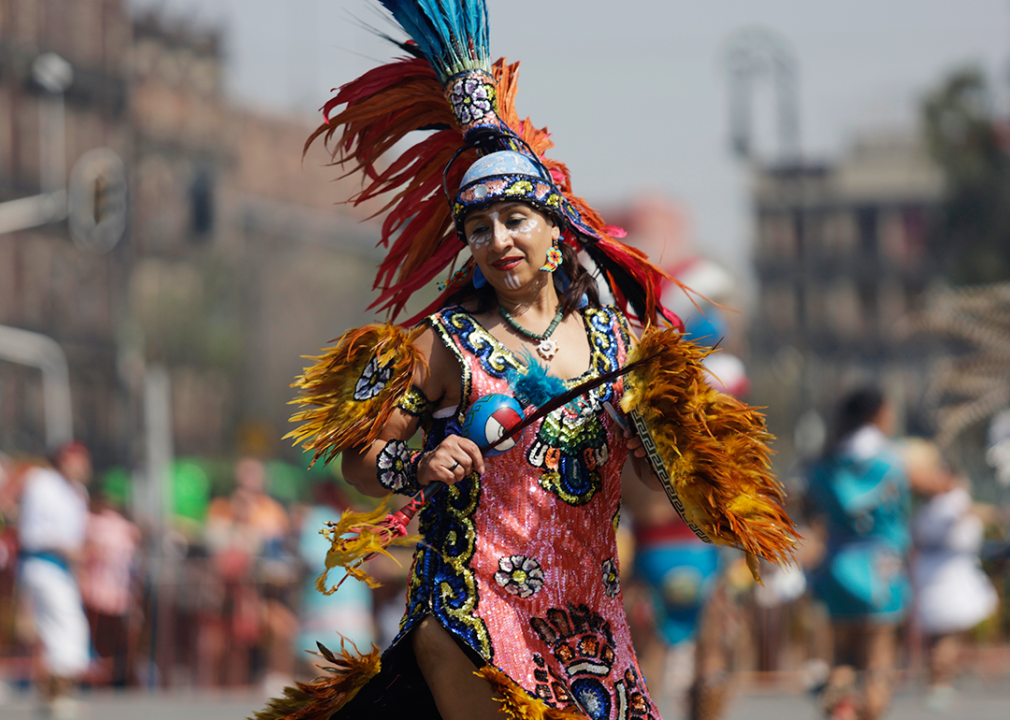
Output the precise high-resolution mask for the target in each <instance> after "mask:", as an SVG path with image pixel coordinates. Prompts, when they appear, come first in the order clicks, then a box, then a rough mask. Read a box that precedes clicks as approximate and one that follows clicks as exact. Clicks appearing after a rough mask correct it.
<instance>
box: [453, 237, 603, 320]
mask: <svg viewBox="0 0 1010 720" xmlns="http://www.w3.org/2000/svg"><path fill="white" fill-rule="evenodd" d="M555 222H557V220H555ZM558 247H560V248H561V267H560V268H558V269H557V270H556V271H555V272H554V273H553V280H554V289H555V290H557V293H558V297H560V298H561V306H562V308H564V313H565V316H566V317H567V316H568V315H569V314H570V313H573V312H575V311H576V310H578V309H579V305H581V304H582V296H583V295H585V296H586V299H587V300H588V301H589V305H590V306H591V307H599V306H600V291H599V288H597V287H596V279H595V278H594V277H593V276H592V275H591V274H590V273H589V271H588V270H586V269H585V268H584V267H582V263H580V262H579V255H578V253H577V252H576V251H575V249H574V248H572V247H571V246H570V245H568V244H567V243H565V242H564V241H561V242H559V243H558ZM562 270H563V271H564V273H562V272H561V271H562ZM566 281H567V282H566ZM471 300H472V301H474V302H475V304H476V308H475V310H474V312H476V313H478V314H479V313H486V312H489V311H490V310H491V309H492V308H494V307H495V305H497V298H496V296H495V291H494V288H493V287H491V285H490V284H487V285H485V286H484V287H481V288H475V287H474V286H473V284H472V283H467V284H466V285H465V286H463V287H462V288H460V289H459V290H458V291H457V292H455V293H453V294H452V295H450V296H449V298H448V299H447V301H446V302H447V304H449V305H458V304H461V303H464V302H467V301H471Z"/></svg>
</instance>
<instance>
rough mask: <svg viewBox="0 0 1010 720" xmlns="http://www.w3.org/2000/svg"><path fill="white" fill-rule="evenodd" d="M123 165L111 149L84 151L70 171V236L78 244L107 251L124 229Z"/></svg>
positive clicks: (125, 190)
mask: <svg viewBox="0 0 1010 720" xmlns="http://www.w3.org/2000/svg"><path fill="white" fill-rule="evenodd" d="M126 193H127V185H126V167H125V166H124V165H123V161H122V160H120V159H119V156H118V155H116V153H114V152H113V151H112V150H110V149H108V148H95V149H94V150H89V151H88V152H86V153H84V155H82V156H81V157H80V159H79V160H78V161H77V163H76V164H75V165H74V169H73V170H72V171H71V173H70V197H69V208H68V209H69V214H68V216H67V220H68V223H69V225H70V237H71V238H72V239H73V241H74V244H75V245H77V246H78V247H79V248H82V249H84V250H88V251H90V252H94V253H99V254H102V253H107V252H109V251H110V250H111V249H112V248H114V247H115V246H116V244H117V243H118V242H119V241H120V239H122V237H123V232H124V231H125V230H126V212H127V201H126Z"/></svg>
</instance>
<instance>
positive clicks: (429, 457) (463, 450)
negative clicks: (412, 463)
mask: <svg viewBox="0 0 1010 720" xmlns="http://www.w3.org/2000/svg"><path fill="white" fill-rule="evenodd" d="M475 470H476V471H477V472H478V473H483V472H484V456H483V455H481V454H480V448H479V447H477V443H475V442H474V441H473V440H468V439H467V438H465V437H462V436H460V435H449V436H448V437H446V438H445V440H443V441H442V442H440V443H439V444H438V447H436V448H435V449H434V450H432V451H431V452H429V453H425V454H424V455H422V456H421V459H420V460H419V461H418V463H417V483H418V485H420V486H421V487H425V486H427V485H430V484H431V483H433V482H442V483H445V484H446V485H453V484H455V483H458V482H459V481H460V480H462V479H463V478H465V477H466V476H467V475H469V474H470V473H472V472H474V471H475Z"/></svg>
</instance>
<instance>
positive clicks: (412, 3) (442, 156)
mask: <svg viewBox="0 0 1010 720" xmlns="http://www.w3.org/2000/svg"><path fill="white" fill-rule="evenodd" d="M380 2H381V3H382V5H383V6H384V7H385V8H386V9H387V10H389V12H390V13H392V15H393V18H394V19H395V20H396V21H397V23H399V25H400V26H401V27H402V28H403V30H404V31H405V32H406V33H407V34H408V35H409V36H410V38H411V40H410V41H408V42H404V43H396V44H397V45H399V46H400V48H401V49H403V50H404V51H405V52H406V53H408V55H409V56H410V57H406V58H402V59H400V60H396V61H394V62H391V63H388V64H386V65H382V66H380V67H377V68H375V69H373V70H370V71H368V72H367V73H365V74H364V75H362V76H361V77H360V78H358V79H357V80H353V81H351V82H349V83H347V84H346V85H344V86H342V87H341V88H339V89H338V91H337V94H336V95H335V96H334V97H333V98H332V99H331V100H330V101H329V102H327V103H326V104H325V105H324V107H323V113H324V117H325V118H326V122H325V123H324V124H323V125H322V126H320V127H319V128H318V129H317V130H316V131H315V132H314V133H313V134H312V136H310V138H309V139H308V141H307V142H306V148H308V146H309V145H310V144H311V143H312V142H313V141H314V140H315V139H316V138H318V137H320V136H321V137H322V138H323V139H324V141H325V142H326V143H327V144H328V146H329V147H330V150H331V152H332V153H333V156H334V160H335V161H337V162H339V163H351V165H352V169H361V170H363V171H364V177H365V182H364V187H363V189H362V190H361V191H360V192H359V193H357V194H356V195H355V196H354V197H353V198H352V201H353V202H354V203H355V204H358V203H362V202H365V201H368V200H372V199H375V198H379V197H383V196H386V197H389V198H391V199H389V200H388V201H387V204H386V205H385V207H384V208H383V211H386V213H387V214H386V216H385V218H384V220H383V224H382V238H381V240H380V243H379V244H380V245H381V246H383V247H386V248H387V249H388V253H387V255H386V258H385V259H384V260H383V261H382V263H381V264H380V266H379V272H378V274H377V276H376V279H375V287H376V288H378V289H379V297H378V298H377V299H376V300H375V302H373V303H372V305H371V306H370V307H372V308H375V307H377V308H379V309H380V310H385V311H387V312H388V313H389V315H390V316H391V317H392V318H393V319H395V318H396V317H397V316H398V315H399V314H400V313H401V312H402V311H403V310H404V309H405V307H406V304H407V302H408V301H409V299H410V297H411V296H412V295H413V293H414V292H415V291H417V290H419V289H420V288H422V287H424V286H426V285H428V284H429V283H430V282H431V281H433V280H434V279H436V278H437V277H438V276H439V275H440V274H442V273H446V272H448V271H449V270H450V268H451V266H453V265H454V264H455V262H456V259H457V255H458V254H459V252H460V250H461V249H462V248H463V245H462V244H461V243H460V242H459V241H458V239H457V238H459V237H462V235H461V232H462V230H461V223H462V219H463V218H464V217H465V216H466V213H467V212H469V211H470V210H472V209H474V208H476V207H482V206H487V205H490V204H492V203H494V202H497V201H499V200H503V199H510V200H511V199H515V200H521V201H524V202H528V203H530V204H531V205H533V206H535V207H537V208H539V209H541V210H543V211H545V212H548V213H549V214H551V215H552V216H553V217H555V218H556V219H558V220H560V221H561V224H562V226H563V230H567V231H568V232H564V241H565V242H568V243H569V244H571V245H573V247H575V248H576V249H580V250H584V251H585V252H586V253H587V254H588V255H589V256H590V257H591V258H592V260H593V261H594V262H595V263H596V265H597V267H598V268H599V269H600V270H601V271H602V273H603V274H604V275H605V277H606V279H607V281H608V283H609V285H610V287H611V289H612V290H613V294H614V297H615V299H616V301H617V303H618V305H620V306H621V308H622V309H624V310H625V311H630V312H632V313H633V314H634V315H635V316H637V317H638V319H639V320H640V321H641V322H642V323H643V324H648V323H651V322H653V321H654V319H655V318H657V317H662V318H665V319H666V320H667V321H669V322H673V323H676V324H679V320H678V319H677V318H676V316H675V315H673V314H672V313H670V312H669V311H667V310H666V309H665V308H663V307H662V304H661V302H660V294H661V285H662V283H663V282H664V281H667V280H669V278H668V276H666V274H665V273H663V271H662V270H660V269H659V268H658V267H656V266H655V265H653V264H652V263H651V262H649V260H648V258H647V257H646V256H645V254H644V253H642V252H641V251H639V250H637V249H635V248H632V247H630V246H628V245H626V244H624V243H622V242H620V241H619V240H617V239H616V238H617V237H622V236H623V231H621V230H619V229H618V228H613V227H609V226H607V225H606V224H605V223H604V222H603V220H602V218H600V216H599V215H598V214H597V213H596V212H595V211H594V210H593V209H592V208H591V207H589V205H588V204H587V203H586V202H585V201H584V200H582V199H581V198H579V197H576V196H575V195H574V194H573V193H572V189H571V177H570V176H569V173H568V168H566V167H565V166H564V165H563V164H562V163H560V162H557V161H556V160H552V159H550V158H547V157H546V155H545V153H546V152H547V151H548V150H549V149H550V148H551V147H553V143H552V142H551V139H550V135H549V134H548V132H547V131H546V129H539V128H536V127H535V126H534V125H533V123H532V122H531V121H530V120H529V118H527V119H525V120H520V119H519V116H518V114H517V113H516V110H515V106H514V100H515V94H516V79H517V74H518V73H517V71H518V66H519V64H518V63H513V64H511V65H510V64H506V62H505V61H504V59H500V60H498V61H496V62H494V63H492V62H491V59H490V53H489V45H488V23H487V8H486V5H485V2H484V0H380ZM393 42H396V41H393ZM341 106H342V109H340V110H339V112H337V113H336V114H333V113H334V111H335V110H336V109H338V108H341ZM415 130H434V132H432V133H429V134H428V135H426V136H425V137H423V139H421V140H419V141H418V142H417V143H415V144H414V145H413V146H411V147H409V148H408V149H407V150H405V151H404V152H402V153H401V154H400V156H399V157H398V158H396V159H395V160H393V161H392V162H386V161H384V158H385V155H386V153H387V152H388V151H390V150H391V149H392V148H393V147H394V146H395V145H397V143H399V142H400V141H401V140H403V139H404V138H405V137H406V136H407V135H408V134H409V133H411V132H413V131H415ZM503 151H508V152H503ZM517 155H518V156H520V158H518V159H517V158H516V156H517ZM482 158H483V160H481V159H482ZM521 160H525V161H526V162H525V163H523V162H521ZM481 162H483V163H485V164H479V163H481ZM475 163H478V164H475ZM464 171H466V175H464ZM443 188H449V189H450V194H452V193H453V190H452V189H454V188H459V190H458V191H456V192H455V195H454V197H453V199H452V200H451V202H449V203H447V202H446V197H445V194H444V191H443ZM468 266H472V261H470V262H469V263H468ZM468 277H469V273H456V274H455V275H453V279H452V280H450V282H449V286H448V287H447V288H446V289H445V290H444V291H443V293H442V294H441V295H440V296H439V297H438V298H437V299H436V300H435V301H434V302H433V303H431V304H430V305H429V306H428V307H427V308H425V309H424V310H422V311H421V312H420V313H418V314H417V315H416V316H415V317H413V318H410V319H408V320H407V321H406V322H407V324H410V323H412V322H414V321H416V320H417V319H419V318H420V317H423V316H424V315H426V314H428V313H430V312H432V311H434V310H435V309H437V308H438V307H440V306H441V305H442V304H444V302H445V300H446V298H447V297H448V296H449V295H450V294H452V293H454V292H456V291H457V290H459V284H460V283H461V282H465V281H466V280H467V279H468Z"/></svg>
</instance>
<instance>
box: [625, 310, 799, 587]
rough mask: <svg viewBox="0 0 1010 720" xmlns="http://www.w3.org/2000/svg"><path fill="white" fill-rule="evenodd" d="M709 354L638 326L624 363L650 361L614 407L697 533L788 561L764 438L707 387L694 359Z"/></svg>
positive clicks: (787, 523)
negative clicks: (629, 424) (639, 334)
mask: <svg viewBox="0 0 1010 720" xmlns="http://www.w3.org/2000/svg"><path fill="white" fill-rule="evenodd" d="M711 352H712V351H711V350H709V349H707V348H701V347H699V346H697V345H695V344H694V343H691V342H689V341H687V340H684V339H683V338H682V337H681V335H680V333H678V332H677V331H676V330H673V329H657V328H650V329H648V330H646V331H645V333H644V334H643V336H642V339H641V341H640V342H639V343H638V344H637V345H636V346H635V347H634V348H633V349H632V351H631V352H630V353H629V355H628V362H629V363H630V362H633V361H635V360H637V359H639V358H652V361H651V362H647V363H643V364H642V365H641V366H639V367H638V368H636V369H635V370H633V371H632V372H631V373H629V374H628V375H627V376H626V378H625V381H624V386H625V392H624V397H623V399H622V400H621V408H622V409H623V410H624V411H625V412H626V413H628V414H629V415H630V416H631V417H632V419H633V420H635V422H636V425H637V426H638V427H639V430H640V432H639V434H640V435H641V436H642V440H643V443H644V444H645V445H646V449H647V450H651V452H650V460H651V461H652V464H653V467H654V468H656V470H657V475H659V476H660V480H661V481H662V482H663V484H664V488H665V489H666V492H667V495H668V496H669V497H670V500H671V501H672V502H673V504H674V506H675V507H677V506H678V505H680V507H677V510H678V511H679V512H681V514H682V515H683V516H684V520H685V521H686V522H687V523H688V524H689V525H691V526H692V528H694V529H695V531H696V532H697V533H698V534H699V535H700V536H703V537H704V538H705V539H707V540H709V541H711V542H715V543H718V544H723V545H732V546H734V547H737V548H740V549H741V550H744V551H746V552H747V553H748V554H749V555H750V556H757V557H762V558H765V559H767V560H771V561H772V562H779V563H786V562H790V561H791V559H792V552H793V550H794V548H795V546H796V540H797V537H798V536H797V534H796V527H795V525H793V521H792V520H791V519H790V518H789V516H788V515H787V514H786V511H785V509H784V507H783V504H784V501H785V493H784V490H783V488H782V485H781V484H780V483H779V482H778V480H777V479H776V478H775V476H774V475H773V474H772V472H771V463H770V461H769V455H770V453H771V451H770V450H769V448H768V443H769V442H770V441H771V440H772V439H773V438H772V436H771V435H770V434H769V433H768V432H767V430H765V423H764V417H763V416H762V415H761V413H759V412H757V411H756V410H755V409H754V408H752V407H749V406H748V405H746V404H745V403H742V402H740V401H739V400H737V399H736V398H733V397H730V396H729V395H725V394H723V393H720V392H717V391H716V390H714V389H713V388H712V387H711V386H710V385H709V384H708V382H707V380H706V374H705V369H704V366H703V365H702V361H703V360H704V359H705V357H706V356H707V355H709V354H710V353H711ZM643 424H644V426H645V428H647V430H648V432H647V433H643V432H641V430H642V425H643ZM647 436H651V440H650V437H647ZM657 460H661V461H662V465H663V466H664V467H663V468H659V467H656V466H657V464H658V463H657ZM663 475H667V476H668V477H666V478H664V477H663ZM748 560H749V562H748V564H749V565H750V567H751V568H752V571H755V570H756V566H757V564H756V562H755V561H754V560H753V557H751V558H748ZM755 577H756V575H755Z"/></svg>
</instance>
